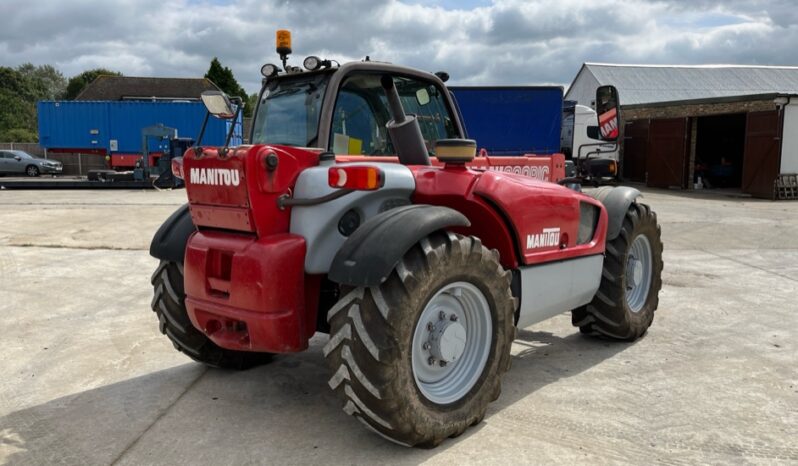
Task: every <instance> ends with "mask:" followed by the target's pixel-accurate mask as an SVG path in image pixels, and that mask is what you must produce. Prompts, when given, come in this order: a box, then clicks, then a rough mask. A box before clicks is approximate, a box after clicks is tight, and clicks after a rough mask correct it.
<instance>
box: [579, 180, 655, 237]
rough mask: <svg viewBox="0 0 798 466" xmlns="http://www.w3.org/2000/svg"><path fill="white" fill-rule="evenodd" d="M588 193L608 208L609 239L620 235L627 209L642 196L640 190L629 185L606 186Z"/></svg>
mask: <svg viewBox="0 0 798 466" xmlns="http://www.w3.org/2000/svg"><path fill="white" fill-rule="evenodd" d="M588 195H589V196H591V197H593V198H594V199H596V200H597V201H599V202H601V203H602V204H604V208H606V209H607V217H608V218H607V220H608V225H607V241H612V240H614V239H615V238H617V237H618V234H619V233H620V232H621V227H622V226H623V219H624V217H625V216H626V211H628V210H629V206H630V205H632V202H634V201H635V199H637V198H638V197H640V196H642V194H641V193H640V191H638V190H636V189H635V188H630V187H628V186H618V187H616V188H613V187H610V186H604V187H601V188H599V189H597V190H595V191H592V192H590V193H588Z"/></svg>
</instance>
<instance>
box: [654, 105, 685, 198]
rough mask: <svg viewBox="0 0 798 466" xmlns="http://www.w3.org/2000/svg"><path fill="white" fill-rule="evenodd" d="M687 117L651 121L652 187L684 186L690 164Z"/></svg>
mask: <svg viewBox="0 0 798 466" xmlns="http://www.w3.org/2000/svg"><path fill="white" fill-rule="evenodd" d="M686 159H687V118H663V119H656V120H651V124H650V125H649V130H648V160H647V161H646V171H647V173H648V183H647V184H648V186H651V187H654V188H669V187H671V186H678V187H682V188H684V187H686V186H684V180H685V176H686V175H685V167H686V165H687V161H686Z"/></svg>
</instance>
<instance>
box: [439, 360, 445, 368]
mask: <svg viewBox="0 0 798 466" xmlns="http://www.w3.org/2000/svg"><path fill="white" fill-rule="evenodd" d="M438 364H440V366H441V367H446V361H441V362H439V363H438Z"/></svg>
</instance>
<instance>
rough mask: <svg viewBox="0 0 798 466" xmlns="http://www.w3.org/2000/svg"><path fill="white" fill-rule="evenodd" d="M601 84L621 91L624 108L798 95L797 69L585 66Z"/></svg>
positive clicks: (768, 67)
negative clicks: (751, 96)
mask: <svg viewBox="0 0 798 466" xmlns="http://www.w3.org/2000/svg"><path fill="white" fill-rule="evenodd" d="M586 70H587V71H589V72H590V73H591V74H592V75H593V76H594V77H595V78H596V79H597V80H598V82H599V83H600V84H612V85H614V86H615V87H617V88H618V92H619V94H620V95H621V103H622V104H623V105H636V104H644V103H654V102H670V101H679V100H692V99H707V98H713V97H730V96H743V95H753V94H769V93H779V94H798V67H796V66H742V65H698V66H689V65H615V64H605V63H585V64H584V66H583V67H582V69H581V70H580V74H581V73H582V72H585V71H586Z"/></svg>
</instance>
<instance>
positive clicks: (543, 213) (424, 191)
mask: <svg viewBox="0 0 798 466" xmlns="http://www.w3.org/2000/svg"><path fill="white" fill-rule="evenodd" d="M411 168H412V169H413V173H414V175H415V177H416V192H415V194H414V197H413V202H414V203H423V204H432V205H442V206H446V207H451V208H453V209H455V210H458V211H459V212H461V213H462V214H464V215H465V216H466V217H467V218H468V219H469V220H470V221H471V226H470V227H468V228H461V229H459V232H461V233H465V234H469V235H474V236H477V237H479V238H480V239H481V240H482V242H483V243H484V244H485V246H487V247H488V248H493V249H497V250H498V251H499V254H500V259H501V262H502V265H503V266H504V267H506V268H516V267H518V265H519V264H523V265H532V264H539V263H542V262H551V261H556V260H563V259H571V258H574V257H579V256H587V255H592V254H600V253H603V252H604V238H605V236H606V232H607V214H606V212H605V211H604V209H602V210H601V215H600V217H599V221H598V226H597V228H596V232H595V234H594V237H593V240H592V241H591V242H589V243H587V244H584V245H576V238H577V232H578V229H579V203H580V202H587V203H590V204H593V205H599V206H600V204H599V203H598V201H596V200H595V199H593V198H591V197H589V196H585V195H583V194H580V193H577V192H575V191H573V190H570V189H568V188H564V187H562V186H559V185H556V184H553V183H547V182H542V181H538V180H535V179H533V178H530V177H528V176H523V175H516V174H510V173H496V172H493V171H486V172H480V171H476V170H471V169H466V168H464V167H456V166H455V167H449V168H445V169H440V168H436V167H411ZM549 229H559V230H558V241H557V242H556V244H552V245H545V246H537V245H535V246H533V247H528V246H529V244H528V235H540V234H543V233H544V230H549ZM455 231H458V230H455Z"/></svg>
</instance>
